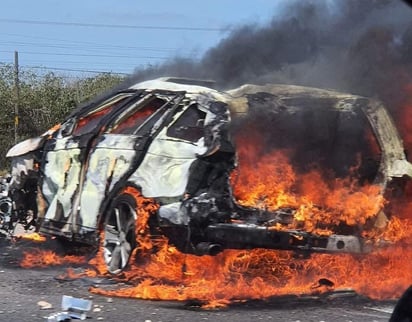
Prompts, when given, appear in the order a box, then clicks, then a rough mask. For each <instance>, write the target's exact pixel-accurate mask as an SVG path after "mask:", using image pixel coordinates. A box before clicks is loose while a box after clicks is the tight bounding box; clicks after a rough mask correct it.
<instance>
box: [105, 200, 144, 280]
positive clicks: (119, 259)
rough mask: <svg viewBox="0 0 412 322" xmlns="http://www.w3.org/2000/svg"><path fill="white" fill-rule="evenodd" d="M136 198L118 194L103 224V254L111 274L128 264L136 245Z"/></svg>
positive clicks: (118, 271) (116, 272)
mask: <svg viewBox="0 0 412 322" xmlns="http://www.w3.org/2000/svg"><path fill="white" fill-rule="evenodd" d="M136 208H137V204H136V200H135V198H134V197H133V196H132V195H130V194H128V193H122V194H120V195H119V196H118V197H117V198H116V199H115V200H114V202H113V204H112V206H111V208H110V211H109V213H108V215H107V217H106V221H105V224H104V229H103V230H104V237H103V238H104V239H103V251H104V252H103V256H104V261H105V263H106V266H107V270H108V271H109V272H110V273H111V274H118V273H120V272H121V271H122V270H123V269H124V268H125V267H126V266H127V264H128V262H129V260H130V257H131V254H132V252H133V250H134V248H135V247H136V232H135V221H136V218H137V213H136Z"/></svg>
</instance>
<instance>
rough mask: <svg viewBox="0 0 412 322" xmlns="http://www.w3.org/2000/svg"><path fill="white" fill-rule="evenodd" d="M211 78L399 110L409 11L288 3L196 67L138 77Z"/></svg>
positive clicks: (409, 77) (378, 3)
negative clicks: (367, 99)
mask: <svg viewBox="0 0 412 322" xmlns="http://www.w3.org/2000/svg"><path fill="white" fill-rule="evenodd" d="M160 76H180V77H191V78H202V79H213V80H215V81H216V82H217V84H218V85H219V87H220V88H224V89H227V88H233V87H235V86H238V85H240V84H244V83H255V84H262V83H269V82H270V83H287V84H297V85H306V86H316V87H322V88H333V89H337V90H343V91H348V92H351V93H354V94H361V95H367V96H372V97H378V98H380V99H382V100H384V101H386V102H391V104H394V105H396V104H397V103H400V102H401V101H402V94H401V92H402V88H403V86H405V84H408V83H410V82H411V81H412V8H410V7H408V5H407V4H406V3H405V2H402V1H399V0H345V1H330V0H323V1H320V0H317V1H290V2H288V4H287V5H285V7H284V8H283V9H282V10H281V11H278V12H275V13H274V16H273V19H272V21H271V22H270V23H269V24H268V25H267V26H258V25H246V26H238V27H237V28H235V29H233V30H232V32H231V33H230V34H229V35H228V36H227V37H226V38H225V39H223V40H222V41H221V42H220V43H219V44H218V45H217V46H216V47H214V48H211V49H210V50H209V51H207V52H206V53H205V54H204V56H203V57H202V58H201V59H200V60H199V61H195V60H191V59H188V58H176V59H173V60H171V61H169V62H167V63H165V64H162V65H157V66H152V67H149V68H146V69H143V70H137V71H136V73H135V75H134V76H133V77H132V78H131V80H130V82H136V81H141V80H146V79H151V78H155V77H160Z"/></svg>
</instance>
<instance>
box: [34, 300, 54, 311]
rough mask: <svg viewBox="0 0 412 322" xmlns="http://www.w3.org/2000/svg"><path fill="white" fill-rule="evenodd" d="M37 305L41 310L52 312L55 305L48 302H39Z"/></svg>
mask: <svg viewBox="0 0 412 322" xmlns="http://www.w3.org/2000/svg"><path fill="white" fill-rule="evenodd" d="M37 305H38V306H40V310H50V309H51V308H53V305H51V303H49V302H46V301H38V302H37Z"/></svg>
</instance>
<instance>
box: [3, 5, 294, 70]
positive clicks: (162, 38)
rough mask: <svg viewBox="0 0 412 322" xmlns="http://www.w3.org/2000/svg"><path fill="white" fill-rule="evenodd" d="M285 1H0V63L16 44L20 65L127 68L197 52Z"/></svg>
mask: <svg viewBox="0 0 412 322" xmlns="http://www.w3.org/2000/svg"><path fill="white" fill-rule="evenodd" d="M286 1H287V0H276V1H269V0H254V1H239V0H207V1H196V0H175V1H168V0H151V1H147V0H140V1H137V0H121V1H115V0H70V1H61V0H40V1H33V0H2V3H1V8H2V10H1V12H0V63H12V62H13V59H14V51H15V50H17V51H18V52H19V64H20V66H21V67H22V68H28V67H35V68H38V67H44V68H56V70H54V71H55V72H61V73H66V74H72V73H77V74H78V72H76V71H69V70H71V69H73V70H81V71H85V70H90V71H110V72H118V73H131V72H133V70H134V69H135V68H139V67H145V66H148V65H150V64H158V63H161V62H163V61H165V60H167V59H170V58H171V57H175V56H181V57H191V58H200V57H201V56H202V54H203V53H204V52H205V51H206V50H207V49H208V48H210V47H213V46H214V45H216V44H217V43H218V42H219V41H220V40H221V39H222V38H225V37H227V36H228V35H229V31H228V30H229V29H230V28H233V27H236V26H239V25H244V24H250V23H257V24H265V23H267V22H268V21H270V19H271V18H272V16H273V15H274V14H275V13H276V12H277V11H278V9H279V6H280V5H282V4H283V3H285V2H286ZM97 25H98V26H97ZM125 25H127V26H128V27H127V28H126V27H122V26H125ZM174 28H177V29H174ZM179 28H181V29H179ZM57 68H59V69H61V70H59V69H57Z"/></svg>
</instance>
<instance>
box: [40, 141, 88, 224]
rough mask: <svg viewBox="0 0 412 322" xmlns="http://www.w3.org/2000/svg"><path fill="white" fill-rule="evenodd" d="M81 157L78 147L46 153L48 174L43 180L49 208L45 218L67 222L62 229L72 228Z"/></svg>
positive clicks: (46, 170)
mask: <svg viewBox="0 0 412 322" xmlns="http://www.w3.org/2000/svg"><path fill="white" fill-rule="evenodd" d="M79 157H80V149H78V148H71V149H62V150H57V151H49V152H48V153H47V155H46V160H45V161H46V163H45V166H44V172H45V173H47V174H48V175H47V176H46V177H45V178H44V180H43V186H42V191H43V195H44V197H45V199H46V200H47V202H48V209H47V212H46V214H45V216H44V218H45V219H46V220H47V219H48V220H53V221H56V222H60V223H66V224H67V226H65V228H61V230H62V231H66V230H67V231H70V230H71V224H72V217H71V216H72V215H73V210H75V209H74V204H73V201H74V196H75V193H76V191H77V189H78V185H79V179H80V171H81V167H82V164H81V162H80V159H79ZM62 170H63V171H62Z"/></svg>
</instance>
